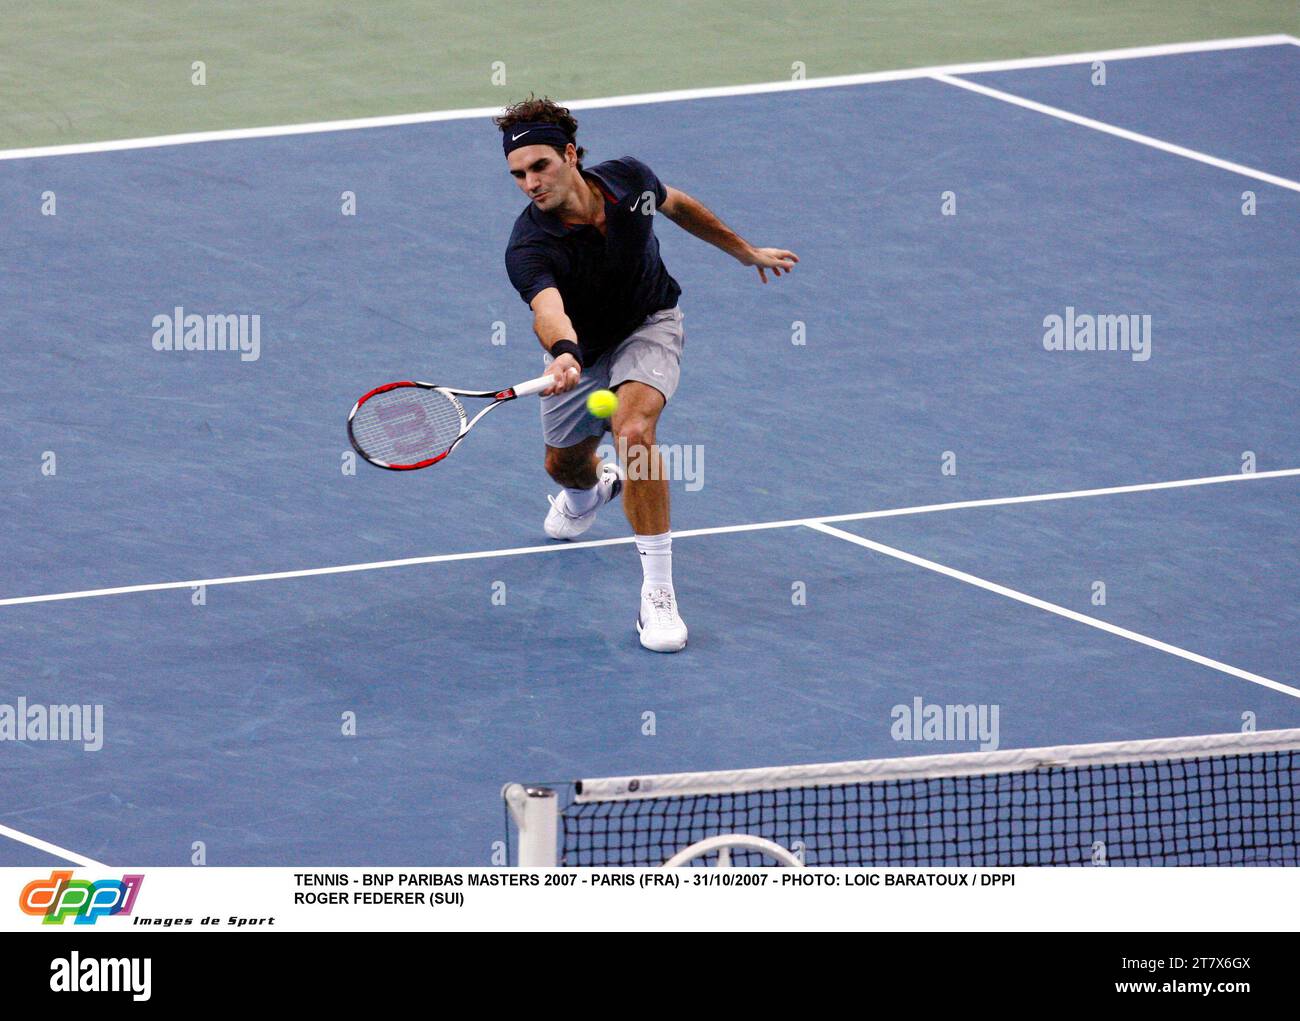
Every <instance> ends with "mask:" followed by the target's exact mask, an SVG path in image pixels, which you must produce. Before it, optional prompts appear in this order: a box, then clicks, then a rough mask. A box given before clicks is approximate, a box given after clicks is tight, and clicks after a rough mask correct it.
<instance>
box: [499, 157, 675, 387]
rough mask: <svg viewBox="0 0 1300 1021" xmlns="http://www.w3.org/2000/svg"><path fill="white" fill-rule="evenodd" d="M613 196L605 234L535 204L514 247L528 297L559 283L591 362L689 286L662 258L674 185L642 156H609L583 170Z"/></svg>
mask: <svg viewBox="0 0 1300 1021" xmlns="http://www.w3.org/2000/svg"><path fill="white" fill-rule="evenodd" d="M582 174H583V176H584V177H586V178H590V179H591V180H593V181H595V182H596V184H597V185H599V187H600V190H601V193H602V194H603V195H604V196H605V234H603V235H602V234H601V232H600V231H599V230H597V229H596V228H595V227H592V226H589V225H587V224H579V225H576V226H565V225H564V224H563V223H561V222H560V220H559V218H558V217H556V216H554V215H552V214H551V213H545V212H542V211H540V210H539V209H538V208H537V206H536V205H535V204H534V203H531V202H530V203H529V204H528V208H527V209H525V210H524V211H523V212H522V213H520V214H519V218H518V219H517V220H515V228H514V230H513V231H511V233H510V243H509V245H508V246H507V247H506V272H508V273H509V274H510V282H511V283H512V284H513V285H514V286H515V289H516V290H518V291H519V296H520V297H521V298H523V299H524V302H525V303H531V302H532V300H533V299H534V298H535V297H537V295H538V294H539V293H540V292H541V291H544V290H546V288H548V287H555V288H558V290H559V292H560V297H561V298H563V299H564V311H565V312H566V313H567V314H568V316H569V319H570V320H572V322H573V328H574V329H575V330H576V331H577V333H578V337H577V340H578V346H579V347H581V348H582V360H583V362H584V364H587V365H590V364H591V363H592V362H594V361H595V360H596V359H597V358H599V357H600V356H601V355H602V354H604V353H605V352H606V351H608V350H610V348H613V347H615V346H617V345H618V344H619V343H621V342H622V341H624V340H626V339H627V337H628V336H629V335H630V334H631V333H632V331H633V330H635V329H636V328H637V327H638V326H640V325H641V323H642V322H643V321H644V320H645V318H646V316H649V315H653V314H654V313H655V312H658V311H660V310H661V309H665V308H673V307H674V306H675V305H676V304H677V298H678V296H679V295H680V294H681V293H682V289H681V288H680V287H679V286H678V285H677V281H676V280H674V279H673V278H672V277H671V276H669V274H668V269H667V267H665V266H664V261H663V259H661V258H660V257H659V239H658V238H656V237H655V232H654V217H653V216H650V215H647V214H646V213H645V212H644V211H643V210H645V209H646V208H647V204H646V201H645V199H646V193H647V192H649V193H650V194H652V195H654V208H655V209H658V208H659V206H660V205H661V204H662V203H663V202H664V200H665V199H667V197H668V191H667V189H666V188H664V186H663V184H662V183H661V182H660V181H659V178H657V177H656V176H655V174H654V171H653V170H651V169H650V168H649V167H647V166H646V165H645V164H644V163H642V162H641V161H640V160H637V159H633V158H632V157H631V156H624V157H623V158H622V159H616V160H607V161H606V162H604V163H600V164H598V165H596V166H594V167H592V168H590V169H588V170H584V171H583V172H582Z"/></svg>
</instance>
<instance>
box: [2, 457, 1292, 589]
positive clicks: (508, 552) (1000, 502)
mask: <svg viewBox="0 0 1300 1021" xmlns="http://www.w3.org/2000/svg"><path fill="white" fill-rule="evenodd" d="M1296 475H1300V468H1283V469H1279V470H1277V471H1267V472H1253V473H1251V474H1240V475H1208V476H1205V477H1203V478H1197V479H1176V480H1174V481H1171V482H1143V483H1138V484H1137V485H1131V486H1108V487H1106V488H1104V489H1076V490H1072V491H1069V492H1061V493H1037V494H1033V495H1030V496H1001V497H993V498H990V499H985V500H960V501H957V502H955V503H932V504H923V505H920V506H917V507H896V508H892V509H889V510H877V511H860V512H858V513H856V514H829V515H823V516H821V517H815V518H791V519H789V520H786V521H760V522H756V523H753V524H747V525H719V526H716V527H713V528H689V529H684V530H682V531H674V532H673V538H675V539H685V538H690V537H692V536H700V535H725V534H730V533H733V532H759V531H765V530H767V529H772V528H795V527H797V526H799V525H811V524H826V523H829V522H832V521H868V520H871V519H873V518H893V517H903V516H906V515H911V514H932V513H935V512H937V511H949V510H969V509H972V508H977V507H1004V506H1009V505H1013V504H1021V503H1040V502H1043V501H1047V500H1075V499H1079V498H1081V497H1087V496H1115V495H1118V494H1122V493H1145V492H1152V491H1154V490H1160V489H1182V488H1187V487H1191V486H1210V485H1217V484H1220V483H1227V482H1249V481H1254V480H1258V479H1276V478H1284V477H1288V476H1296ZM635 541H636V540H635V537H634V536H630V535H628V536H621V537H619V538H616V539H590V540H586V541H583V542H567V543H551V544H548V545H546V546H517V547H514V548H512V549H495V550H478V551H475V552H472V553H438V554H434V555H433V556H427V557H406V558H404V559H402V560H378V561H374V562H373V563H367V564H342V565H339V566H337V567H312V568H307V569H304V570H298V571H275V572H271V573H267V574H244V575H235V576H232V577H227V578H195V579H193V580H191V581H162V582H153V583H149V584H144V585H119V586H117V587H114V588H97V589H85V590H83V591H80V592H52V593H48V594H45V595H36V596H12V597H10V598H8V599H0V606H21V605H24V604H27V603H50V602H57V601H61V600H67V599H89V598H92V597H95V596H119V595H128V594H130V593H134V592H160V591H163V590H165V589H183V588H197V587H198V586H200V585H238V584H242V583H244V582H253V581H283V580H286V579H289V578H311V577H316V576H319V575H326V574H351V573H353V572H356V571H380V570H385V569H387V568H390V567H416V566H419V565H421V564H445V563H451V562H453V561H459V560H486V559H491V558H494V557H516V556H524V555H527V554H532V553H556V552H559V551H563V550H581V549H595V548H597V547H600V546H621V545H626V544H628V543H631V542H635Z"/></svg>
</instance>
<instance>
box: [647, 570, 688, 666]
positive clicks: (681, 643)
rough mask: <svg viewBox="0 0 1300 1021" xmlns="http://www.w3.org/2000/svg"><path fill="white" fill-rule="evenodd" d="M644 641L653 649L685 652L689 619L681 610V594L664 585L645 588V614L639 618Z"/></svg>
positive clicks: (653, 650)
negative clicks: (680, 614)
mask: <svg viewBox="0 0 1300 1021" xmlns="http://www.w3.org/2000/svg"><path fill="white" fill-rule="evenodd" d="M636 631H637V634H639V635H640V636H641V644H642V645H643V646H645V648H647V649H649V650H650V651H651V652H681V651H682V649H684V648H686V623H685V622H684V621H683V620H682V618H681V617H680V616H678V613H677V596H676V595H675V594H674V593H673V590H672V589H670V588H667V587H665V586H663V585H656V586H655V587H653V588H643V589H642V590H641V615H640V616H639V617H638V618H637V621H636Z"/></svg>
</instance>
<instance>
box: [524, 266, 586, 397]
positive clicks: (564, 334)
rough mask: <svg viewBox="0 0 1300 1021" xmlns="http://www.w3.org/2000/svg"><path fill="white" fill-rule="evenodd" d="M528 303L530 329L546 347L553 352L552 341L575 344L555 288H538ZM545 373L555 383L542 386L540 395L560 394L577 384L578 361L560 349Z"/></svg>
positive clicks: (578, 373) (566, 315) (562, 304)
mask: <svg viewBox="0 0 1300 1021" xmlns="http://www.w3.org/2000/svg"><path fill="white" fill-rule="evenodd" d="M529 307H530V308H531V309H532V310H533V332H534V333H536V334H537V339H538V340H540V341H541V342H542V347H544V348H546V350H547V351H550V352H551V353H552V354H555V352H554V350H553V349H554V347H555V345H556V344H560V345H561V346H562V347H564V346H566V345H565V344H564V342H565V341H568V342H569V343H572V344H577V342H578V334H577V332H576V331H575V330H574V329H573V322H572V321H571V320H570V319H569V314H568V313H567V312H565V311H564V299H563V298H562V297H560V291H559V288H557V287H548V288H546V290H544V291H539V292H538V294H537V296H536V297H535V298H533V300H532V301H531V302H529ZM546 375H548V376H554V377H555V385H554V386H551V387H548V388H547V389H546V390H543V391H542V393H543V395H544V396H549V395H551V394H562V393H564V392H565V391H566V390H572V389H573V388H574V387H575V386H577V385H578V380H579V379H581V378H582V365H581V364H580V363H579V361H578V359H577V358H575V357H574V356H573V355H571V354H566V353H561V354H559V355H558V356H557V357H556V359H555V361H553V362H551V364H550V365H549V366H547V368H546Z"/></svg>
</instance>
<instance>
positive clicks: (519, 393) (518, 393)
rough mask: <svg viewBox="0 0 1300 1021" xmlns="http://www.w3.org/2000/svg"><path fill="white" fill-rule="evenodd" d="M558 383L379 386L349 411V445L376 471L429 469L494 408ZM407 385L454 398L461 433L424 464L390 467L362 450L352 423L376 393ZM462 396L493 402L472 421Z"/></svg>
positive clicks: (403, 382)
mask: <svg viewBox="0 0 1300 1021" xmlns="http://www.w3.org/2000/svg"><path fill="white" fill-rule="evenodd" d="M554 383H555V378H554V377H553V376H538V377H537V378H536V379H530V380H527V381H526V382H523V383H518V384H516V385H515V386H511V387H507V388H506V389H504V390H461V389H458V388H456V387H452V386H438V385H436V384H434V383H421V382H420V381H419V380H411V379H407V380H401V381H399V382H397V383H385V384H384V385H383V386H377V387H375V388H374V389H373V390H371V391H370V392H369V393H367V394H365V395H363V396H362V397H361V399H360V400H358V401H357V403H356V404H354V405H352V410H351V411H350V412H348V442H349V443H350V444H352V449H353V450H355V451H356V452H357V453H358V454H360V455H361V456H362V458H364V459H365V460H366V461H368V462H369V463H370V464H373V465H374V466H375V467H376V468H386V469H388V470H389V471H395V472H409V471H415V470H416V469H417V468H427V467H429V465H431V464H437V463H438V462H439V461H441V460H442V459H443V458H444V457H446V456H447V455H448V454H450V453H451V452H452V451H453V450H455V449H456V444H458V443H460V441H461V440H463V439H464V438H465V434H466V433H468V432H469V431H470V430H471V429H472V428H474V426H475V425H476V424H477V423H478V421H479V419H481V418H482V417H483V416H484V415H486V414H487V413H488V412H489V411H491V410H492V409H493V408H495V407H497V406H498V405H501V404H504V403H506V401H513V400H514V399H515V398H516V397H529V396H531V395H533V394H538V393H541V392H542V391H543V390H545V389H546V388H547V387H548V386H552V385H554ZM406 386H409V387H414V388H417V389H421V390H437V391H439V392H440V393H443V394H446V395H447V397H449V398H450V399H451V403H452V404H453V405H455V408H456V411H457V412H459V414H460V434H459V435H458V436H457V437H456V438H455V439H454V440H452V443H451V446H450V447H448V448H447V449H446V450H445V451H443V452H442V453H441V454H439V455H438V456H437V457H430V458H426V459H425V460H423V461H413V462H412V463H410V464H389V463H388V462H387V461H380V460H377V459H375V458H373V457H371V456H370V455H369V454H367V453H366V452H365V451H364V450H362V449H361V445H360V444H359V443H357V439H356V437H355V436H354V435H353V433H352V420H353V419H354V418H355V417H356V415H357V412H358V411H360V410H361V406H362V405H363V404H365V403H366V401H368V400H370V398H372V397H374V396H375V395H376V394H382V393H388V392H389V391H390V390H397V389H400V388H401V387H406ZM461 397H476V398H483V399H491V401H492V403H491V404H489V405H488V406H487V407H485V408H484V409H483V410H482V411H480V412H479V413H478V414H477V415H475V416H474V417H473V418H470V417H469V414H468V413H467V412H466V411H465V406H464V405H463V404H461V402H460V401H459V399H458V398H461Z"/></svg>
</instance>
